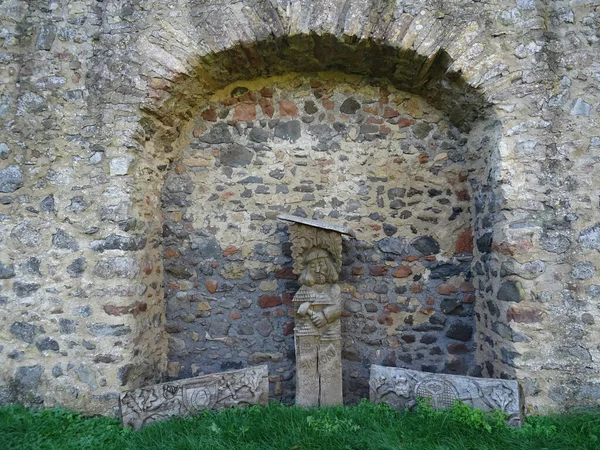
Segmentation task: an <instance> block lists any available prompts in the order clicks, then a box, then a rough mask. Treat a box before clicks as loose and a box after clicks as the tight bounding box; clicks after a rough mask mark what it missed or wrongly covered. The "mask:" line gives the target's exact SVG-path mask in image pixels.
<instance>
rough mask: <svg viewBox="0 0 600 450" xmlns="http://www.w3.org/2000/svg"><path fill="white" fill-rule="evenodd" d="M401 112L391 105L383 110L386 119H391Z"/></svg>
mask: <svg viewBox="0 0 600 450" xmlns="http://www.w3.org/2000/svg"><path fill="white" fill-rule="evenodd" d="M399 114H400V113H399V112H398V111H396V110H395V109H394V108H391V107H389V106H386V107H385V110H384V111H383V117H384V118H385V119H391V118H392V117H397V116H398V115H399Z"/></svg>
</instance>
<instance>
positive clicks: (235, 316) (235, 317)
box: [229, 311, 242, 320]
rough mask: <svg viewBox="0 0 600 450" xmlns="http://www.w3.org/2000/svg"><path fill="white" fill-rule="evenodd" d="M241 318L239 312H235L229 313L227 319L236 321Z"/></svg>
mask: <svg viewBox="0 0 600 450" xmlns="http://www.w3.org/2000/svg"><path fill="white" fill-rule="evenodd" d="M241 317H242V315H241V314H240V313H239V312H237V311H231V312H230V313H229V318H230V319H231V320H238V319H240V318H241Z"/></svg>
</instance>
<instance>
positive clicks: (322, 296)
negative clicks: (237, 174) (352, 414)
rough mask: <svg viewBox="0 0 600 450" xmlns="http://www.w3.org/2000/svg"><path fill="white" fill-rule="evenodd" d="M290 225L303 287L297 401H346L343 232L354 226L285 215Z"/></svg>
mask: <svg viewBox="0 0 600 450" xmlns="http://www.w3.org/2000/svg"><path fill="white" fill-rule="evenodd" d="M279 218H280V219H282V220H287V221H292V222H294V223H293V224H292V225H291V226H290V235H291V240H292V256H293V258H294V273H296V274H297V275H300V278H299V281H300V283H301V284H302V287H301V288H300V289H299V290H298V292H297V293H296V295H295V296H294V299H293V302H294V307H295V308H296V315H295V320H296V326H295V328H294V342H295V347H296V404H297V405H300V406H333V405H341V404H342V402H343V399H342V359H341V326H340V314H341V312H342V298H341V290H340V286H339V285H338V284H337V281H338V277H339V273H340V269H341V267H342V234H348V235H353V233H352V230H350V229H348V228H343V227H338V226H335V225H330V224H327V223H324V222H320V221H315V220H311V219H303V218H301V217H295V216H290V215H287V214H284V215H280V216H279Z"/></svg>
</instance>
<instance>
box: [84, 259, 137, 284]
mask: <svg viewBox="0 0 600 450" xmlns="http://www.w3.org/2000/svg"><path fill="white" fill-rule="evenodd" d="M138 271H139V266H138V263H137V261H136V260H135V259H133V258H125V257H116V258H106V259H102V260H100V261H98V263H97V264H96V267H94V275H96V276H98V277H100V278H104V279H109V278H133V277H135V276H136V275H137V273H138Z"/></svg>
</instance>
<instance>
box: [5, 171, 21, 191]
mask: <svg viewBox="0 0 600 450" xmlns="http://www.w3.org/2000/svg"><path fill="white" fill-rule="evenodd" d="M22 187H23V172H22V171H21V169H20V168H19V167H18V166H8V167H7V168H6V169H1V170H0V192H3V193H11V192H15V191H16V190H17V189H20V188H22Z"/></svg>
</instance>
